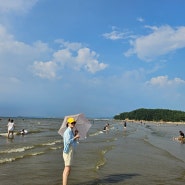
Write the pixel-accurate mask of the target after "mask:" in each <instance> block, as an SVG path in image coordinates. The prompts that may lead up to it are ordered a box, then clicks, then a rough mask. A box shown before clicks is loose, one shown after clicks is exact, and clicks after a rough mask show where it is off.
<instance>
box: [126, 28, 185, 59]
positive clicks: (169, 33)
mask: <svg viewBox="0 0 185 185" xmlns="http://www.w3.org/2000/svg"><path fill="white" fill-rule="evenodd" d="M147 28H149V29H150V30H151V31H152V32H151V33H150V34H148V35H145V36H140V37H138V38H136V39H135V40H131V41H130V45H131V46H132V48H131V49H129V50H128V51H127V52H125V53H124V54H125V56H126V57H129V56H131V55H134V54H136V55H137V56H138V58H140V59H141V60H144V61H152V60H154V59H156V58H157V57H159V56H162V55H165V54H168V53H170V52H173V51H175V50H177V49H181V48H184V47H185V27H184V26H182V27H178V28H172V27H170V26H168V25H166V26H161V27H151V26H147Z"/></svg>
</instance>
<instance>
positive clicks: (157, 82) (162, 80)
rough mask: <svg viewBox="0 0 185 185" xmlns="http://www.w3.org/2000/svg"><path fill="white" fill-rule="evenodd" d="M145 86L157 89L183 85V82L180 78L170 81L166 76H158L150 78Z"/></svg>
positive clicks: (184, 81) (184, 83)
mask: <svg viewBox="0 0 185 185" xmlns="http://www.w3.org/2000/svg"><path fill="white" fill-rule="evenodd" d="M146 84H147V85H151V86H158V87H167V86H168V87H169V86H177V85H185V80H182V79H180V78H174V79H172V80H170V79H168V76H158V77H154V78H151V80H150V81H147V82H146Z"/></svg>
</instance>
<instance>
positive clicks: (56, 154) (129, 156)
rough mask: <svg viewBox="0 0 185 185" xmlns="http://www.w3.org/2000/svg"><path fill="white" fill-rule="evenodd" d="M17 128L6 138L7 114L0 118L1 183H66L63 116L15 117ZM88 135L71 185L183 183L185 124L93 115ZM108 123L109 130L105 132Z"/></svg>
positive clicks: (82, 142) (76, 157) (77, 153)
mask: <svg viewBox="0 0 185 185" xmlns="http://www.w3.org/2000/svg"><path fill="white" fill-rule="evenodd" d="M13 119H14V122H15V124H16V128H15V132H19V131H20V130H21V129H26V130H28V134H27V135H24V136H22V135H17V134H15V135H14V138H12V139H8V138H7V133H6V132H7V123H8V118H1V120H0V185H61V184H62V172H63V168H64V162H63V158H62V150H63V138H62V137H61V136H60V135H59V134H58V130H59V128H60V126H61V124H62V121H63V119H62V118H61V119H59V118H13ZM89 121H90V122H91V124H92V126H91V128H90V129H89V132H88V135H87V138H86V139H84V140H79V143H78V144H77V147H76V148H75V154H74V164H73V166H72V169H71V173H70V176H69V179H68V184H69V185H112V184H115V185H148V184H150V185H184V184H185V144H182V143H180V142H178V141H176V140H174V137H177V136H178V135H179V130H182V131H183V132H185V124H164V123H163V124H157V123H144V122H143V123H141V122H127V127H126V128H124V125H123V123H124V122H123V121H116V120H113V119H89ZM107 123H109V124H110V128H109V131H106V132H105V131H103V127H104V126H105V124H107Z"/></svg>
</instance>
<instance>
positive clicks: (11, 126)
mask: <svg viewBox="0 0 185 185" xmlns="http://www.w3.org/2000/svg"><path fill="white" fill-rule="evenodd" d="M7 127H8V138H10V134H11V135H12V138H13V137H14V129H15V123H14V121H13V119H12V120H10V119H9V120H8V125H7Z"/></svg>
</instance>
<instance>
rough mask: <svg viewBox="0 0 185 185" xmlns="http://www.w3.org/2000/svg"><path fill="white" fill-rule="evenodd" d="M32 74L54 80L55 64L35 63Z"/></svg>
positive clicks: (49, 62)
mask: <svg viewBox="0 0 185 185" xmlns="http://www.w3.org/2000/svg"><path fill="white" fill-rule="evenodd" d="M32 69H33V71H34V74H35V75H37V76H39V77H40V78H47V79H51V78H55V77H56V69H57V65H56V63H54V62H52V61H48V62H42V61H41V62H39V61H35V62H34V64H33V67H32Z"/></svg>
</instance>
